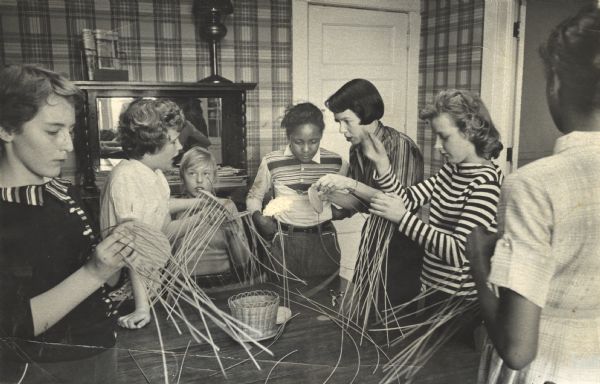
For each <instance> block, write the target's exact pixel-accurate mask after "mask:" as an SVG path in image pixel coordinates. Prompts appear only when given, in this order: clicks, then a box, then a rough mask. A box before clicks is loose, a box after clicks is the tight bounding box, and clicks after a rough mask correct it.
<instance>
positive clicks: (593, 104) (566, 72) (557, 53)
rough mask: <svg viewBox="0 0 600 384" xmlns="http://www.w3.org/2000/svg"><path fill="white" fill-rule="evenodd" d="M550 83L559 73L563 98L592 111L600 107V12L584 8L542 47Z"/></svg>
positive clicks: (590, 7)
mask: <svg viewBox="0 0 600 384" xmlns="http://www.w3.org/2000/svg"><path fill="white" fill-rule="evenodd" d="M540 55H541V56H542V59H543V60H544V64H545V67H546V78H547V81H552V78H553V75H554V74H556V75H557V77H558V78H559V79H560V84H561V92H564V93H563V97H564V98H565V99H568V100H569V102H570V103H571V104H572V105H574V106H576V107H577V108H579V109H580V110H581V111H585V112H589V111H591V110H592V109H595V108H598V107H600V9H598V7H597V6H596V5H589V6H585V7H583V8H582V9H581V10H580V11H579V12H578V13H577V14H576V15H575V16H572V17H569V18H567V19H565V20H564V21H563V22H561V23H560V24H559V25H558V26H556V28H554V30H552V32H551V33H550V36H549V37H548V40H547V41H546V43H544V44H543V45H542V46H541V47H540Z"/></svg>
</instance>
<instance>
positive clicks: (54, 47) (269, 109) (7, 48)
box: [0, 0, 292, 176]
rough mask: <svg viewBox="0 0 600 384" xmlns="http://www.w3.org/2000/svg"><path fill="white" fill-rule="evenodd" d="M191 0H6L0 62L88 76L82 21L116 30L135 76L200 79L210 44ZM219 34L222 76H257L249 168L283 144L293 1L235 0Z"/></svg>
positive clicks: (0, 12) (1, 6)
mask: <svg viewBox="0 0 600 384" xmlns="http://www.w3.org/2000/svg"><path fill="white" fill-rule="evenodd" d="M192 4H193V0H180V1H172V0H108V1H106V0H100V1H99V0H52V1H50V0H3V1H2V2H0V64H10V63H39V64H42V65H43V66H45V67H47V68H50V69H53V70H55V71H57V72H61V73H64V74H66V75H67V76H68V77H69V78H71V79H72V80H82V79H85V73H84V71H83V66H82V60H81V53H80V36H81V29H83V28H90V29H94V28H101V29H112V30H114V31H117V32H118V33H119V48H120V50H121V51H122V52H123V53H124V54H125V56H124V57H123V59H122V65H123V67H124V68H126V69H127V70H128V71H129V78H130V79H131V80H132V81H190V82H191V81H197V80H198V79H202V78H204V77H206V76H208V75H209V74H210V64H209V60H208V43H206V42H205V41H203V40H201V39H199V38H197V34H196V24H195V20H194V18H193V15H192ZM233 6H234V13H233V15H231V16H228V17H227V18H226V19H225V25H226V27H227V29H228V33H227V35H226V36H225V38H224V39H223V40H222V41H221V55H220V57H221V63H220V70H221V75H222V76H224V77H226V78H228V79H230V80H233V81H236V82H241V81H244V82H255V83H257V84H258V85H257V88H256V90H254V91H250V92H248V95H247V96H248V99H247V102H248V105H247V122H248V123H247V128H248V130H247V133H248V147H247V150H248V172H249V174H250V175H251V176H252V175H254V173H255V172H256V169H257V168H258V163H259V161H260V159H261V157H262V156H263V155H264V154H266V153H267V152H270V151H272V150H274V149H278V148H280V147H281V146H282V145H284V144H285V142H286V139H285V134H284V132H282V130H281V129H280V128H279V119H280V117H281V116H282V115H283V112H284V110H285V108H286V107H287V106H288V105H289V104H290V103H291V102H292V83H291V81H292V75H291V71H292V65H291V60H292V45H291V23H290V20H291V14H292V6H291V0H233Z"/></svg>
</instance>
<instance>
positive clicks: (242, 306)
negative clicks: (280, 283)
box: [227, 290, 279, 339]
mask: <svg viewBox="0 0 600 384" xmlns="http://www.w3.org/2000/svg"><path fill="white" fill-rule="evenodd" d="M227 302H228V304H229V309H230V310H231V314H232V316H233V317H235V318H236V319H238V320H240V321H241V322H242V323H244V324H246V325H247V326H248V328H246V329H244V331H245V332H247V333H248V334H249V335H250V336H252V337H253V338H255V339H262V338H267V337H270V336H273V334H274V333H275V332H276V331H277V324H276V320H277V309H278V308H279V295H277V293H275V292H272V291H264V290H257V291H251V292H242V293H238V294H237V295H233V296H231V297H230V298H229V300H228V301H227ZM255 331H258V332H259V334H257V333H256V332H255Z"/></svg>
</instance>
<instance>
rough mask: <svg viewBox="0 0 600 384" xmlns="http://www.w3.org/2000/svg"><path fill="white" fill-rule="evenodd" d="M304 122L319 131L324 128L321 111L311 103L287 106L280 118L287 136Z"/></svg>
mask: <svg viewBox="0 0 600 384" xmlns="http://www.w3.org/2000/svg"><path fill="white" fill-rule="evenodd" d="M304 124H312V125H314V126H316V127H317V128H319V131H320V132H321V133H323V130H324V129H325V122H324V121H323V112H322V111H321V110H320V109H319V108H318V107H317V106H316V105H314V104H313V103H300V104H296V105H294V106H291V107H289V108H288V109H287V110H286V111H285V115H284V116H283V120H281V127H282V128H284V129H285V133H286V135H287V137H288V138H289V137H290V135H291V134H292V132H293V131H294V130H295V129H296V128H297V127H299V126H301V125H304Z"/></svg>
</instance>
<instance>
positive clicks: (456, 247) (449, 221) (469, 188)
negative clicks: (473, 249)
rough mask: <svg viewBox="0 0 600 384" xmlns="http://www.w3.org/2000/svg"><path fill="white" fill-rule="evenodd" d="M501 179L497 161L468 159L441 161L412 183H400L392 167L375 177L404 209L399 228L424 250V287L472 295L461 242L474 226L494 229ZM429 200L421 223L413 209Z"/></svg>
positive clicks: (466, 261) (470, 281) (422, 278)
mask: <svg viewBox="0 0 600 384" xmlns="http://www.w3.org/2000/svg"><path fill="white" fill-rule="evenodd" d="M502 179H503V176H502V172H501V171H500V169H499V168H498V167H497V166H496V165H482V164H467V163H462V164H449V163H448V164H445V165H444V166H443V167H442V169H440V171H439V172H438V173H437V174H436V175H434V176H432V177H430V178H429V179H427V180H425V181H424V182H422V183H419V184H417V185H414V186H412V187H404V186H403V185H402V184H400V182H399V181H398V179H397V178H396V176H395V175H394V173H393V172H391V171H388V172H386V174H385V175H383V176H382V177H381V178H377V177H375V180H376V181H377V183H378V184H379V187H380V189H382V190H383V191H385V192H392V193H395V194H397V195H399V196H400V197H402V200H403V201H404V204H405V206H406V209H407V210H408V211H407V213H406V214H405V215H404V216H403V217H402V219H401V220H400V223H399V225H398V229H399V231H400V232H402V233H404V234H405V235H406V236H408V237H409V238H411V239H413V240H414V241H416V242H417V243H419V244H420V245H421V246H422V247H423V249H424V250H425V258H424V260H423V270H422V272H421V283H422V284H423V285H424V288H426V287H431V288H435V289H439V290H440V291H443V292H446V293H448V294H451V295H457V296H466V297H467V298H469V299H475V298H476V293H477V292H476V290H475V283H474V282H473V280H472V278H471V274H470V272H469V270H470V267H469V262H468V260H467V259H466V257H465V244H466V241H467V235H468V234H469V233H470V232H471V231H472V230H473V228H475V227H476V226H481V227H484V228H486V229H487V230H489V231H493V232H496V227H497V222H496V210H497V206H498V201H499V198H500V185H501V184H502ZM428 202H429V203H431V205H430V212H429V223H425V222H423V221H422V220H421V219H420V218H419V217H418V216H416V215H414V214H412V213H411V211H413V210H415V209H416V208H418V207H420V206H422V205H424V204H426V203H428Z"/></svg>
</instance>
